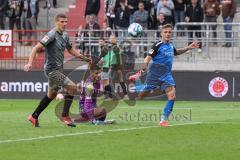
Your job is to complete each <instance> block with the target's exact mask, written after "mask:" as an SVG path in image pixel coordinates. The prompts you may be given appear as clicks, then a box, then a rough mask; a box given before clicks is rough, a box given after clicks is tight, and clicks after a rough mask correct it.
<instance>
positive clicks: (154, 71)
mask: <svg viewBox="0 0 240 160" xmlns="http://www.w3.org/2000/svg"><path fill="white" fill-rule="evenodd" d="M172 29H173V27H172V25H171V24H166V25H163V26H162V29H161V37H162V38H161V40H160V41H158V42H156V43H154V44H153V45H152V48H151V50H149V52H148V55H147V56H146V58H145V59H144V64H143V67H142V69H141V71H140V72H141V74H143V73H145V72H146V74H147V75H146V80H145V83H144V85H143V87H142V89H141V92H140V94H139V97H140V99H143V98H144V97H145V96H146V95H147V94H148V93H149V92H150V91H151V90H155V89H160V90H162V91H163V92H165V93H166V95H167V98H168V101H167V103H166V106H165V108H164V111H163V114H162V116H161V120H160V123H159V125H160V126H169V125H168V122H167V119H168V117H169V115H170V114H171V112H172V110H173V105H174V102H175V98H176V93H175V92H176V89H175V82H174V79H173V76H172V64H173V57H174V56H177V55H180V54H183V53H185V52H186V51H188V50H191V49H194V48H199V44H198V43H197V42H193V43H191V44H190V45H188V46H187V47H184V48H179V49H175V47H174V46H173V44H172V43H171V42H170V39H171V34H172ZM150 61H151V63H150V64H149V62H150Z"/></svg>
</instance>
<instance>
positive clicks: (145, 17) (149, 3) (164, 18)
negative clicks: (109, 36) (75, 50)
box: [85, 0, 237, 47]
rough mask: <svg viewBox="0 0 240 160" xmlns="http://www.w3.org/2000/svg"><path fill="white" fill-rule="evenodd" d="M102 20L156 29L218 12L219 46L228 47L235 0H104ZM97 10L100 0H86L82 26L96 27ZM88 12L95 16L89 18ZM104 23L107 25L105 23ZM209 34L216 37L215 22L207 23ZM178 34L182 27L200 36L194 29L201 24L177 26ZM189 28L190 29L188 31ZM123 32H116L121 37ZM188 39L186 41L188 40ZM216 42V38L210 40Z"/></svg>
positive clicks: (110, 25)
mask: <svg viewBox="0 0 240 160" xmlns="http://www.w3.org/2000/svg"><path fill="white" fill-rule="evenodd" d="M104 4H105V6H104V9H105V21H104V23H105V24H104V25H103V30H104V29H106V28H107V29H108V30H110V29H111V30H127V28H128V26H129V25H130V24H131V23H133V22H136V23H139V24H141V26H142V27H143V29H144V30H156V29H160V28H161V26H162V25H164V24H167V23H170V24H172V25H173V26H174V25H175V24H176V23H178V22H186V23H188V22H190V23H191V22H216V23H217V19H218V17H219V16H220V14H221V16H222V20H223V22H224V23H228V24H226V25H224V30H225V37H226V44H224V45H223V47H231V38H232V33H231V30H232V26H231V25H229V23H232V22H233V18H234V16H235V13H236V8H237V4H236V1H235V0H222V1H220V0H205V1H202V0H131V1H130V0H105V3H104ZM99 10H100V0H88V1H87V5H86V10H85V15H86V17H87V18H86V20H87V23H88V24H90V25H87V27H86V28H85V29H94V30H98V29H100V27H99V26H100V25H99V24H98V18H97V17H98V13H99ZM90 15H92V16H93V17H94V18H95V22H91V21H90V20H89V19H90V18H89V17H90ZM106 26H107V27H106ZM210 27H211V29H212V30H213V37H214V38H216V37H217V32H216V28H217V25H211V26H210ZM177 29H178V30H179V32H178V33H177V35H178V36H185V32H184V29H187V30H188V36H189V37H190V38H192V37H193V33H195V34H196V35H195V37H199V38H200V37H201V33H200V32H197V31H199V30H201V29H203V27H202V26H201V25H194V26H191V25H188V26H187V27H184V26H180V25H178V26H177ZM191 31H192V32H191ZM125 35H126V33H123V34H120V35H119V36H122V37H124V36H125ZM189 43H190V42H189ZM214 45H217V42H214Z"/></svg>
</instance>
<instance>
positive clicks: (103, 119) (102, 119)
mask: <svg viewBox="0 0 240 160" xmlns="http://www.w3.org/2000/svg"><path fill="white" fill-rule="evenodd" d="M105 119H106V116H102V117H100V118H98V119H97V120H99V121H105Z"/></svg>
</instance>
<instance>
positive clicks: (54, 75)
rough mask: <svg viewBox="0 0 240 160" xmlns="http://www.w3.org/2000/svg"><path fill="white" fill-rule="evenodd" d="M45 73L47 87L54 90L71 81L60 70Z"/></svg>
mask: <svg viewBox="0 0 240 160" xmlns="http://www.w3.org/2000/svg"><path fill="white" fill-rule="evenodd" d="M45 75H46V77H47V78H48V87H49V89H50V90H53V91H56V92H57V91H58V90H60V89H61V88H62V87H65V86H66V85H67V84H68V83H69V82H70V81H71V80H70V79H69V78H68V77H67V76H65V75H64V74H63V72H62V71H61V70H55V71H51V72H49V73H48V72H46V71H45Z"/></svg>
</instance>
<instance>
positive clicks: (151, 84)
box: [136, 74, 175, 92]
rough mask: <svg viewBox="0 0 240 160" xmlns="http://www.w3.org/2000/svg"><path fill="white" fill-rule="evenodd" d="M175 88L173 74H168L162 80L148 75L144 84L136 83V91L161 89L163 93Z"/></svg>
mask: <svg viewBox="0 0 240 160" xmlns="http://www.w3.org/2000/svg"><path fill="white" fill-rule="evenodd" d="M170 86H175V82H174V79H173V77H172V75H171V74H168V75H166V76H164V77H161V78H158V79H156V78H153V77H152V76H151V75H147V77H146V80H145V82H144V84H140V83H139V82H136V91H137V92H143V91H151V90H155V89H160V90H161V91H165V90H166V88H167V87H170Z"/></svg>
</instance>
